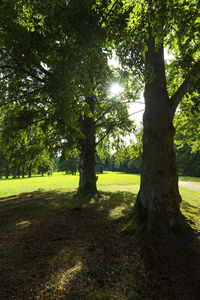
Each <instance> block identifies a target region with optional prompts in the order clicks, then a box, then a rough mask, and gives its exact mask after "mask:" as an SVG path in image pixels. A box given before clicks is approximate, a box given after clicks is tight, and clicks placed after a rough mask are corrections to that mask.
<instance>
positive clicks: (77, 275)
mask: <svg viewBox="0 0 200 300" xmlns="http://www.w3.org/2000/svg"><path fill="white" fill-rule="evenodd" d="M139 181H140V177H139V175H133V174H123V173H110V172H106V173H105V174H101V175H99V180H98V189H99V190H100V191H101V192H100V193H99V194H98V195H97V196H95V197H92V198H91V197H81V198H80V197H78V196H77V195H76V192H75V189H76V187H77V186H78V176H72V175H65V174H61V173H56V174H54V175H53V176H52V177H48V176H46V177H43V178H42V177H37V176H36V177H33V178H30V179H26V178H25V179H14V180H13V179H9V180H4V179H3V180H1V181H0V191H1V196H0V266H1V272H0V299H2V300H4V299H5V300H7V299H16V300H23V299H37V300H50V299H51V300H59V299H63V300H64V299H65V300H68V299H69V300H76V299H83V300H84V299H85V300H143V299H144V300H153V299H156V300H157V299H163V300H164V299H165V300H171V299H181V300H182V299H183V300H184V299H186V300H187V299H194V300H196V299H200V291H199V281H200V278H199V274H200V193H198V192H193V191H191V190H189V189H187V188H185V187H181V188H180V190H181V195H182V198H183V201H182V206H181V209H182V212H183V214H184V215H185V216H186V218H187V220H188V224H189V225H190V226H191V227H192V228H193V229H195V231H194V232H193V231H191V233H188V235H183V236H182V235H180V236H178V235H177V236H176V237H175V238H167V237H160V236H149V235H148V234H145V233H143V234H141V236H140V237H138V235H134V234H133V235H127V234H125V233H123V232H124V231H123V228H124V227H125V226H126V225H127V223H128V222H129V219H130V214H131V211H132V207H133V205H134V202H135V199H136V195H137V191H138V189H139Z"/></svg>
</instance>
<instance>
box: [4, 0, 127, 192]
mask: <svg viewBox="0 0 200 300" xmlns="http://www.w3.org/2000/svg"><path fill="white" fill-rule="evenodd" d="M16 3H17V5H16V6H15V7H12V9H11V12H12V13H11V16H12V18H10V17H9V16H7V14H5V12H7V11H9V9H10V8H11V7H10V5H11V2H10V0H7V1H5V2H4V3H3V5H2V9H1V11H0V14H1V15H2V16H3V17H2V20H1V28H2V47H1V53H0V55H1V60H2V65H0V69H1V72H2V102H3V104H4V105H5V104H10V105H11V103H13V102H17V103H18V104H20V105H23V106H24V107H25V108H28V109H30V108H31V109H33V110H34V111H35V112H37V113H38V114H39V115H40V117H41V119H42V120H43V122H44V124H47V125H49V124H51V126H52V130H53V131H54V137H55V140H57V142H58V143H60V148H61V149H62V148H66V147H67V148H68V149H69V150H70V149H71V148H73V147H74V145H77V144H78V145H77V147H78V148H79V151H80V166H79V171H80V182H79V189H78V191H79V192H88V193H96V192H97V189H96V175H95V152H96V146H97V144H99V143H100V142H101V141H102V140H103V139H104V138H105V137H106V136H107V135H108V134H110V133H112V134H114V128H116V126H117V127H119V125H121V130H122V131H125V128H126V129H128V130H130V129H129V128H128V127H130V126H127V124H128V123H127V122H128V121H127V120H126V119H127V117H128V115H127V109H126V108H125V107H124V108H123V109H122V103H121V104H120V103H119V105H118V106H119V107H121V115H122V117H121V119H123V122H122V120H120V121H119V118H118V120H114V121H112V120H110V119H111V117H110V118H109V116H111V113H110V114H109V110H111V109H112V108H113V110H115V111H116V112H117V113H113V111H112V114H113V115H116V116H119V109H117V108H116V105H110V104H109V102H108V101H107V102H106V103H103V101H102V96H103V97H104V95H105V94H106V93H105V88H108V84H109V83H110V81H111V78H113V75H112V72H111V71H110V68H109V66H108V63H107V60H108V55H109V54H110V52H111V51H110V50H109V49H108V47H107V46H106V34H105V31H104V29H103V28H102V26H101V25H100V24H99V14H98V12H97V11H95V10H94V9H93V4H95V1H93V0H91V1H90V0H87V1H86V0H85V1H83V3H81V4H80V3H79V2H77V1H71V2H66V1H64V0H63V1H54V3H52V2H51V1H47V2H45V3H44V2H42V1H33V2H32V4H31V5H30V3H29V2H28V1H27V3H26V2H25V3H23V5H22V3H21V1H16ZM52 5H53V6H52ZM52 14H53V18H52ZM61 16H62V17H61ZM16 34H18V36H19V38H17V39H16ZM22 34H23V38H21V35H22ZM91 37H92V38H91ZM24 39H26V40H27V41H29V43H27V42H26V43H24ZM71 53H73V56H72V55H71ZM13 74H14V76H13ZM5 91H6V92H5ZM100 101H101V104H99V102H100ZM97 104H98V105H97ZM97 106H99V108H97ZM102 108H103V109H102ZM100 109H101V110H100ZM102 114H106V116H105V115H102ZM100 115H101V116H102V119H104V122H103V123H102V124H101V126H100V125H99V124H100V122H99V121H100V119H99V117H100ZM108 120H110V121H109V122H108ZM31 121H34V117H33V118H31ZM111 121H112V122H111ZM96 123H98V124H96ZM44 124H43V127H44ZM122 127H124V129H122ZM97 128H98V130H97ZM97 131H98V132H102V131H104V132H102V134H101V136H100V139H99V141H97V142H96V141H95V133H97Z"/></svg>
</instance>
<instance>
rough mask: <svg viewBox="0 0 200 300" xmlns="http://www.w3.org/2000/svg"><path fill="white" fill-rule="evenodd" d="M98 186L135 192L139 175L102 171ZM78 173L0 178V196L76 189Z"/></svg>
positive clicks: (104, 188) (110, 189) (99, 175)
mask: <svg viewBox="0 0 200 300" xmlns="http://www.w3.org/2000/svg"><path fill="white" fill-rule="evenodd" d="M98 177H99V178H98V181H97V184H98V188H99V190H105V191H116V190H128V191H129V190H131V191H132V192H137V190H138V184H139V181H140V176H139V175H134V174H125V173H119V172H104V173H103V174H98ZM78 181H79V175H78V174H77V175H73V176H72V175H69V174H65V173H58V172H56V173H54V174H53V175H52V176H44V177H38V176H33V177H32V178H24V179H23V178H20V179H12V178H10V179H7V180H6V179H2V180H0V197H4V196H11V195H18V194H21V193H27V192H32V191H48V190H57V189H63V188H64V189H66V190H67V191H73V190H75V189H77V187H78Z"/></svg>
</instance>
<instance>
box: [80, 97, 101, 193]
mask: <svg viewBox="0 0 200 300" xmlns="http://www.w3.org/2000/svg"><path fill="white" fill-rule="evenodd" d="M86 102H87V103H88V104H89V106H90V109H91V112H92V113H93V110H94V107H93V105H94V103H93V102H94V99H93V98H92V97H88V98H87V99H86ZM80 125H81V131H82V133H83V134H84V138H83V139H81V140H80V150H81V154H80V164H79V173H80V175H79V176H80V177H79V188H78V193H83V194H92V195H94V194H96V193H97V186H96V182H97V177H96V174H95V166H96V162H95V153H96V149H95V148H96V144H95V123H94V119H93V117H89V116H87V115H85V116H84V117H80Z"/></svg>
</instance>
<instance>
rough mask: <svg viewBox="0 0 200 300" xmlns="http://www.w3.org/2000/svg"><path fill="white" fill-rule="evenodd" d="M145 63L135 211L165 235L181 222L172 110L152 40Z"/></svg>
mask: <svg viewBox="0 0 200 300" xmlns="http://www.w3.org/2000/svg"><path fill="white" fill-rule="evenodd" d="M145 60H146V61H145V62H146V70H148V72H147V75H146V84H145V93H144V97H145V113H144V117H143V122H144V133H143V163H142V172H141V185H140V191H139V194H138V197H137V201H136V208H137V211H138V212H139V216H140V218H142V219H143V221H146V226H147V229H148V230H150V231H152V232H160V233H169V232H172V231H176V230H177V229H178V228H180V226H181V225H182V223H183V217H182V215H181V212H180V203H181V196H180V194H179V189H178V176H177V170H176V158H175V153H174V149H173V138H174V134H175V129H174V127H173V117H174V113H175V107H174V105H173V104H172V102H171V101H170V99H169V96H168V92H167V87H166V78H165V67H164V55H163V47H160V48H159V49H155V41H154V39H153V38H152V37H151V38H150V39H149V41H148V50H147V52H146V58H145Z"/></svg>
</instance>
